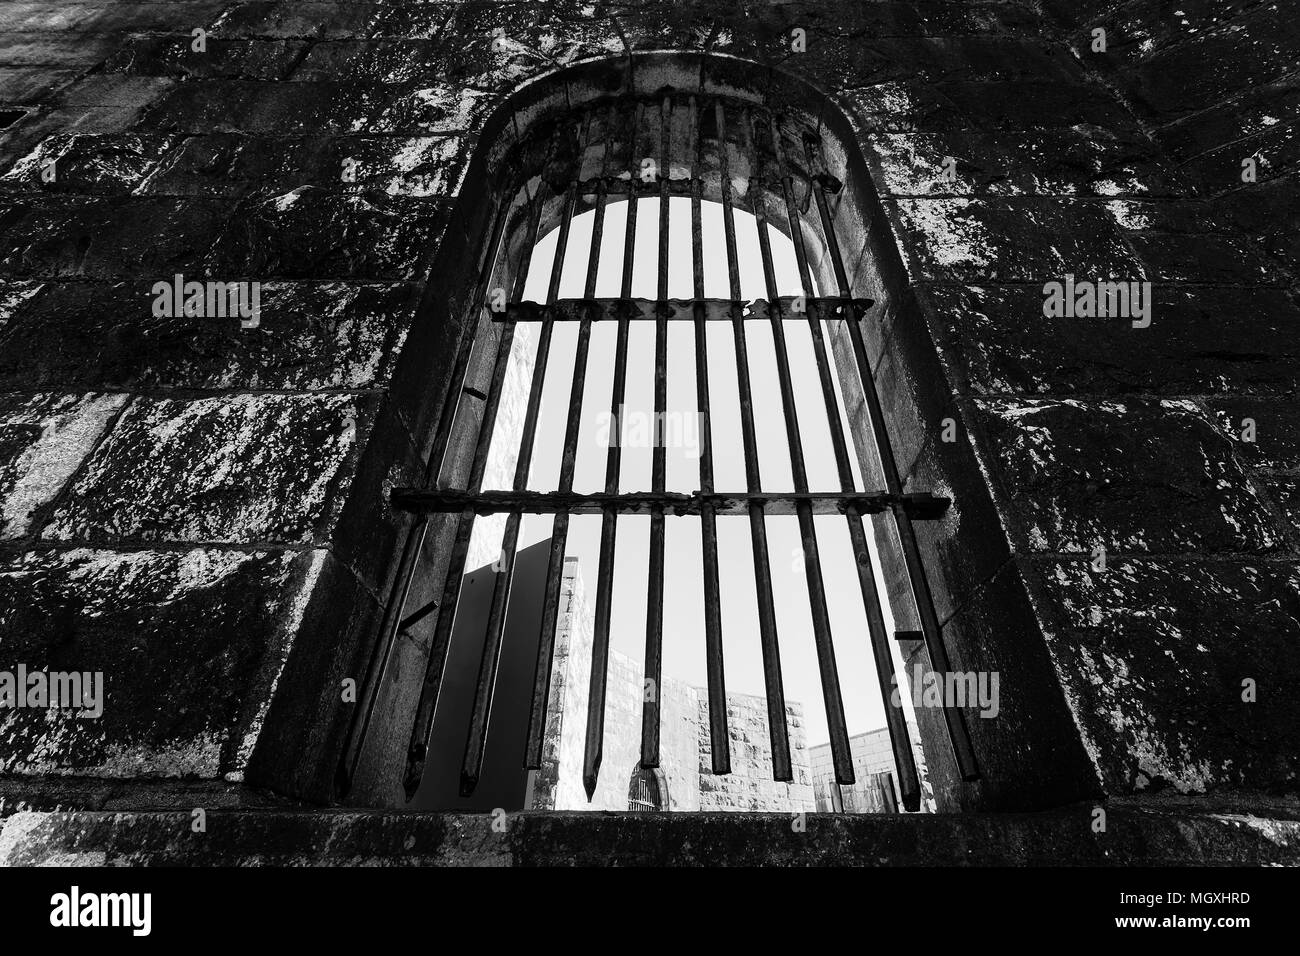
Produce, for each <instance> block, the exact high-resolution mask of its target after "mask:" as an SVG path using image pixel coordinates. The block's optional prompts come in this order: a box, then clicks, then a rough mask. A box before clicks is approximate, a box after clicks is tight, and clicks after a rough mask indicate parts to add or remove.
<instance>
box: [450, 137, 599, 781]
mask: <svg viewBox="0 0 1300 956" xmlns="http://www.w3.org/2000/svg"><path fill="white" fill-rule="evenodd" d="M584 132H585V127H584ZM577 200H578V197H577V196H576V195H574V194H573V193H568V194H567V195H566V196H565V197H564V203H563V212H562V214H561V219H560V228H559V233H558V237H557V244H556V247H555V257H554V258H553V259H552V260H551V276H550V282H549V284H548V287H547V289H548V291H547V294H546V298H547V301H548V302H554V301H555V297H556V295H557V294H558V293H559V288H560V275H561V274H562V273H563V271H564V257H565V250H566V249H567V248H568V242H569V229H570V227H571V225H572V223H573V211H574V207H575V205H576V204H577ZM553 328H554V323H551V322H543V323H542V328H541V333H540V334H539V336H538V340H537V357H536V359H535V360H534V362H533V374H532V383H531V384H530V386H529V390H528V406H527V409H526V411H525V412H524V423H523V429H522V435H521V437H520V444H519V455H518V457H517V458H516V459H515V475H514V485H513V486H514V490H515V491H517V492H521V491H524V490H526V488H527V485H528V471H529V468H530V467H531V465H532V460H533V445H534V444H535V442H536V440H537V419H538V415H539V414H540V412H541V407H542V391H543V388H544V386H545V382H546V367H547V363H548V362H549V360H550V353H551V333H552V329H553ZM522 521H523V513H522V512H520V511H511V512H510V514H509V517H507V518H506V527H505V531H504V533H503V534H502V536H501V557H500V562H499V564H498V566H497V569H496V580H495V581H494V582H493V586H492V603H491V605H490V607H489V610H488V621H487V632H486V634H485V635H484V639H483V652H482V654H481V656H480V658H479V671H478V679H477V681H476V682H475V687H474V703H473V705H472V707H471V710H470V725H469V733H468V737H467V739H466V741H465V757H464V761H463V762H462V764H461V773H460V794H461V796H463V797H468V796H470V795H471V794H473V792H474V789H475V787H477V786H478V779H479V774H480V773H481V772H482V769H483V753H484V750H485V748H486V746H487V734H488V719H489V717H490V715H491V713H492V700H493V696H494V692H495V690H496V682H497V672H498V670H499V668H500V664H501V645H502V642H503V641H504V639H505V630H506V619H507V615H508V609H509V604H510V591H511V586H512V584H513V581H514V572H515V558H516V552H517V550H518V547H519V526H520V523H521V522H522Z"/></svg>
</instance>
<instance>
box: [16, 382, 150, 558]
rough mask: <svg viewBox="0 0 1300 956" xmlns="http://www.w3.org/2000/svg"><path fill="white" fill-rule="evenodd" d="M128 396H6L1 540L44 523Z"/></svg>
mask: <svg viewBox="0 0 1300 956" xmlns="http://www.w3.org/2000/svg"><path fill="white" fill-rule="evenodd" d="M126 398H127V397H126V396H125V395H115V394H98V393H94V392H92V393H89V394H84V395H59V394H49V393H47V394H37V395H20V394H12V393H5V394H0V540H13V539H16V538H23V537H27V536H29V535H32V534H35V533H36V532H37V531H39V530H40V528H39V524H38V520H39V518H40V517H41V515H42V514H43V513H44V512H45V511H46V510H47V509H48V507H49V506H50V505H51V504H52V503H53V502H54V500H55V498H56V497H57V496H58V495H59V493H60V492H61V491H62V490H63V488H64V486H65V485H66V484H67V483H68V481H69V479H71V478H72V476H73V475H74V474H75V473H76V471H77V469H78V468H80V467H81V464H82V462H84V461H85V460H86V458H87V456H89V455H90V454H91V452H92V451H94V449H95V446H96V445H97V444H98V443H99V441H100V439H101V438H102V436H103V435H104V432H105V430H106V429H107V428H108V427H109V423H110V422H111V421H112V420H113V418H114V416H116V415H117V413H118V412H119V411H120V410H121V408H122V406H123V405H125V404H126Z"/></svg>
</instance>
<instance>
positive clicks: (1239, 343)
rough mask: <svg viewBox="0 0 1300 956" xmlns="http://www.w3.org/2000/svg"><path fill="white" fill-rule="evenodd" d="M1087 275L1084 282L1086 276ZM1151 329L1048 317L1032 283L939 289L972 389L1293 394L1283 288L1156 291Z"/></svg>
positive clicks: (937, 300) (1290, 316) (1291, 307)
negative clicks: (1026, 284) (1029, 284)
mask: <svg viewBox="0 0 1300 956" xmlns="http://www.w3.org/2000/svg"><path fill="white" fill-rule="evenodd" d="M1080 278H1082V277H1080ZM1152 295H1153V303H1152V306H1151V325H1150V327H1148V328H1134V327H1133V321H1134V320H1133V319H1131V318H1127V317H1122V316H1121V317H1108V318H1047V317H1045V316H1044V315H1043V302H1044V298H1045V296H1044V294H1043V291H1042V289H1041V288H1039V287H1038V286H1036V285H1033V286H1019V285H1016V286H965V287H959V286H932V287H930V288H928V289H927V290H926V296H927V298H928V299H929V300H930V301H931V302H932V303H933V307H934V310H935V312H936V313H937V314H938V315H939V316H941V318H942V321H943V323H944V325H945V327H946V329H947V331H948V337H947V347H948V349H949V351H950V352H951V354H952V356H953V357H954V359H955V364H956V366H957V372H956V375H957V377H958V378H959V380H960V381H961V383H962V385H961V387H962V388H963V389H970V390H971V391H973V392H975V393H977V394H998V393H1002V394H1005V393H1008V392H1012V393H1015V392H1018V393H1021V394H1042V395H1049V394H1057V395H1064V394H1074V393H1078V394H1094V395H1095V394H1113V395H1121V394H1132V393H1134V392H1147V393H1155V394H1165V395H1201V394H1208V393H1224V392H1228V393H1231V392H1243V391H1248V392H1256V393H1259V392H1269V393H1277V394H1285V393H1288V392H1291V391H1293V390H1294V389H1295V388H1297V387H1298V386H1300V373H1298V372H1297V362H1298V361H1300V345H1298V344H1297V340H1296V329H1297V327H1300V309H1297V307H1296V305H1295V303H1294V302H1292V300H1291V299H1290V297H1289V296H1287V295H1286V293H1284V292H1282V291H1281V290H1279V289H1249V288H1245V289H1243V288H1213V287H1211V288H1204V287H1197V286H1191V287H1186V286H1183V287H1180V286H1172V287H1170V286H1163V285H1157V286H1154V287H1153V289H1152Z"/></svg>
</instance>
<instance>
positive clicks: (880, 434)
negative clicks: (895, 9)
mask: <svg viewBox="0 0 1300 956" xmlns="http://www.w3.org/2000/svg"><path fill="white" fill-rule="evenodd" d="M812 159H813V157H812V155H811V145H809V168H810V169H811V168H813V163H812ZM829 185H830V184H829V180H828V178H827V177H826V176H825V175H823V176H821V177H820V178H819V182H818V184H817V187H816V188H814V189H813V191H812V192H813V196H814V197H815V199H816V202H817V210H818V213H819V214H820V216H821V220H822V231H823V232H824V234H825V240H826V248H827V252H828V253H829V254H830V258H831V263H832V265H833V267H834V271H835V281H836V283H837V284H838V285H839V292H840V295H841V296H843V297H846V298H847V297H848V295H849V288H848V287H849V280H848V275H847V273H846V272H845V269H844V259H843V256H842V255H841V253H840V246H839V239H838V237H837V236H836V234H835V221H834V217H833V216H832V215H831V211H830V204H829V201H828V200H827V197H826V193H827V191H828V188H829ZM842 318H843V319H844V324H845V326H846V327H847V329H848V332H849V339H850V341H851V343H852V346H853V357H854V361H855V363H856V365H857V367H858V378H859V379H860V381H861V385H862V394H863V399H864V401H865V403H866V406H867V415H868V418H869V419H870V421H871V434H872V437H873V438H874V440H875V445H876V452H877V454H878V455H879V456H880V465H881V473H882V474H883V475H884V479H885V485H886V490H887V491H888V492H890V493H891V494H899V493H901V490H902V481H901V479H900V478H899V476H898V466H897V463H896V462H895V460H894V451H893V445H892V443H891V442H890V439H889V432H888V429H886V427H885V419H884V412H883V409H882V408H881V404H880V396H879V394H878V392H877V391H876V382H875V378H874V377H873V376H872V373H871V361H870V359H869V358H868V356H867V349H866V344H865V342H864V341H863V338H862V329H861V328H860V327H859V324H858V321H857V319H856V318H855V317H842ZM890 512H891V514H892V515H893V518H894V524H895V527H896V528H897V530H898V538H899V543H900V545H901V547H902V551H903V561H904V563H905V565H906V567H907V576H908V579H909V581H910V582H911V585H912V593H913V596H914V598H915V600H916V608H917V613H918V616H919V617H920V623H921V633H922V637H923V639H924V640H925V646H926V651H927V653H928V654H929V657H930V666H931V668H932V669H933V670H934V671H935V672H936V673H938V674H947V673H949V672H950V671H951V670H952V664H951V662H950V661H949V658H948V651H947V648H945V647H944V644H943V630H942V628H941V627H940V626H939V619H938V616H937V615H936V614H935V611H934V599H933V597H932V596H931V594H930V584H929V581H928V580H927V578H926V573H925V565H924V563H923V562H922V561H921V552H920V548H919V547H918V545H917V543H916V534H915V532H914V531H913V528H912V518H911V516H910V515H909V514H908V513H907V511H906V509H905V508H903V507H902V506H901V505H899V504H894V505H892V506H891V508H890ZM900 690H901V688H900ZM943 717H944V724H945V725H946V727H947V729H948V741H949V743H950V744H951V745H952V750H953V755H954V757H955V759H956V762H957V769H958V771H959V772H960V773H961V776H962V779H963V780H978V779H979V767H978V765H977V763H976V761H975V751H974V748H973V747H972V746H971V741H970V733H969V731H968V730H967V728H966V720H965V716H964V715H963V714H962V712H961V711H960V710H959V709H957V708H956V707H950V706H946V705H945V706H944V708H943Z"/></svg>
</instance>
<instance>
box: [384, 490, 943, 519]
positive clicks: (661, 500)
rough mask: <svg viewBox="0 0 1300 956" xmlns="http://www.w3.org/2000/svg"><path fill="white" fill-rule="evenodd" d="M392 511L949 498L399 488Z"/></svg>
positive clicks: (780, 510)
mask: <svg viewBox="0 0 1300 956" xmlns="http://www.w3.org/2000/svg"><path fill="white" fill-rule="evenodd" d="M389 500H390V501H391V502H392V505H393V507H394V508H397V509H399V510H402V511H411V512H416V513H420V514H434V513H458V512H460V511H463V510H464V509H466V508H468V509H470V510H472V511H474V512H475V513H476V514H481V515H487V514H497V513H501V512H509V511H520V512H523V513H524V514H539V515H540V514H563V513H564V512H566V511H567V512H568V513H569V514H589V515H594V514H602V513H604V512H606V511H612V512H617V513H618V514H640V515H647V514H651V513H652V512H653V511H654V509H655V508H656V507H658V508H663V509H664V512H665V513H666V514H674V515H698V514H700V513H701V512H702V511H703V510H704V509H706V508H708V509H711V510H712V511H713V512H714V513H715V514H720V515H746V514H748V513H749V509H750V508H752V507H756V506H758V507H762V508H763V509H764V510H765V511H766V512H767V513H768V514H774V515H793V514H796V513H797V511H798V508H799V507H801V506H803V505H805V504H806V505H807V506H808V507H809V509H810V510H811V511H812V513H813V514H818V515H833V514H845V513H847V511H848V510H849V509H853V510H854V511H856V512H857V513H860V514H877V513H880V512H883V511H887V510H889V509H890V508H891V507H892V506H893V505H894V504H896V503H897V504H900V505H902V506H903V507H904V508H906V509H907V510H908V511H910V512H911V513H912V515H913V517H915V518H917V519H918V520H933V519H937V518H939V517H942V515H943V512H944V510H945V509H946V508H947V507H948V503H949V502H948V499H947V498H942V497H937V496H935V495H931V494H927V493H925V492H915V493H911V494H903V495H894V494H891V493H890V492H886V491H876V492H870V491H864V492H850V493H847V494H841V493H839V492H804V493H802V494H801V493H799V492H788V491H752V492H749V491H735V492H709V493H704V492H692V493H689V494H687V493H685V492H676V491H666V492H663V493H662V494H660V493H656V492H653V491H626V492H612V493H611V492H603V493H602V492H595V493H592V494H580V493H577V492H574V491H518V492H516V491H480V492H477V493H475V492H470V491H459V490H456V489H450V488H449V489H445V490H428V489H423V488H395V489H393V492H392V494H391V496H390V499H389Z"/></svg>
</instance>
